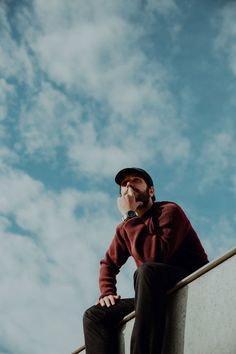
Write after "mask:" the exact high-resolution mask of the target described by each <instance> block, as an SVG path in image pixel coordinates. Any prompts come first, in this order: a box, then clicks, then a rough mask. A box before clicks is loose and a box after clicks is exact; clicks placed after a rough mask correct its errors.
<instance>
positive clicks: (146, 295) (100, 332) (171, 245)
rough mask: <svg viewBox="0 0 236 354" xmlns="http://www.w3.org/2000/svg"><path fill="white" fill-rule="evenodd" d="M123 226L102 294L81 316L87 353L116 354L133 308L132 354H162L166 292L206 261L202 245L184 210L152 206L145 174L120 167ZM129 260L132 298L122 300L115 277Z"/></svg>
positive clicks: (107, 261)
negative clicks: (121, 324) (124, 321)
mask: <svg viewBox="0 0 236 354" xmlns="http://www.w3.org/2000/svg"><path fill="white" fill-rule="evenodd" d="M115 181H116V183H117V184H118V185H119V186H120V197H119V198H118V208H119V210H120V212H121V213H122V215H123V222H122V223H121V224H119V225H118V227H117V229H116V234H115V236H114V238H113V241H112V243H111V245H110V247H109V249H108V251H107V252H106V255H105V258H104V259H103V260H102V261H101V266H100V278H99V285H100V290H101V296H100V298H99V300H98V302H97V304H96V305H95V306H92V307H91V308H90V309H88V310H87V311H86V312H85V314H84V335H85V346H86V353H87V354H118V353H119V350H118V338H117V325H118V323H119V322H120V321H121V320H122V318H123V317H124V316H125V315H127V314H128V313H130V312H131V311H133V310H134V309H135V323H134V327H133V332H132V338H131V349H130V352H131V353H132V354H161V348H162V341H163V332H164V324H165V306H166V301H167V295H166V293H167V291H168V290H169V289H170V288H172V287H173V286H174V284H175V283H176V282H178V281H179V280H181V279H182V278H184V277H185V276H187V275H189V274H190V273H191V272H193V271H195V270H196V269H198V268H200V267H201V266H203V265H205V264H206V263H207V262H208V259H207V255H206V253H205V251H204V249H203V246H202V244H201V242H200V240H199V238H198V236H197V234H196V232H195V231H194V229H193V227H192V226H191V224H190V221H189V220H188V218H187V217H186V215H185V214H184V212H183V210H182V209H181V208H180V207H179V206H178V205H177V204H176V203H172V202H155V194H154V192H155V191H154V185H153V181H152V178H151V177H150V175H149V174H148V173H147V172H146V171H144V170H143V169H140V168H135V167H132V168H125V169H123V170H121V171H120V172H119V173H118V174H117V175H116V177H115ZM129 256H132V257H133V258H134V260H135V263H136V265H137V270H136V272H135V274H134V290H135V298H134V299H121V298H120V296H119V295H117V291H116V275H117V274H118V272H119V270H120V268H121V266H122V265H123V264H124V263H125V262H126V260H127V259H128V257H129Z"/></svg>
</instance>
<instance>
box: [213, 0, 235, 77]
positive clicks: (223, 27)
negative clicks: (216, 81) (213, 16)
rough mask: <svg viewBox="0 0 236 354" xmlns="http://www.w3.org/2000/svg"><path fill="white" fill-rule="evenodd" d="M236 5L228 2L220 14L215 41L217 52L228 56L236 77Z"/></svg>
mask: <svg viewBox="0 0 236 354" xmlns="http://www.w3.org/2000/svg"><path fill="white" fill-rule="evenodd" d="M235 16H236V4H235V2H233V1H230V2H228V3H227V4H226V5H225V6H224V7H223V8H222V9H221V10H220V11H219V13H218V18H217V21H215V25H216V26H217V29H218V31H219V33H218V36H217V38H216V41H215V46H216V49H217V50H222V51H223V53H224V54H226V56H227V60H228V64H229V67H230V69H231V70H232V72H233V74H234V75H236V23H235Z"/></svg>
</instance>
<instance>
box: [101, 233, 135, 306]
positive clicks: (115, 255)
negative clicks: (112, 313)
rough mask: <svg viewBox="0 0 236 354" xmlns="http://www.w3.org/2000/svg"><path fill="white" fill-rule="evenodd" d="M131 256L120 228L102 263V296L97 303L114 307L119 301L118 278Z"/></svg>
mask: <svg viewBox="0 0 236 354" xmlns="http://www.w3.org/2000/svg"><path fill="white" fill-rule="evenodd" d="M129 256H130V254H129V251H128V249H127V247H126V244H125V242H124V240H123V237H122V235H121V233H120V229H119V227H118V228H117V231H116V234H115V237H114V239H113V241H112V243H111V245H110V247H109V249H108V251H107V252H106V254H105V257H104V259H102V260H101V262H100V277H99V286H100V291H101V296H100V298H99V301H98V302H97V303H100V305H102V306H104V305H106V306H110V305H114V304H115V302H116V301H117V300H118V299H119V296H118V295H117V290H116V276H117V274H118V273H119V271H120V268H121V266H122V265H123V264H124V263H125V262H126V260H127V259H128V257H129Z"/></svg>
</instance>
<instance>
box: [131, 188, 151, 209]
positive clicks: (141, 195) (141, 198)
mask: <svg viewBox="0 0 236 354" xmlns="http://www.w3.org/2000/svg"><path fill="white" fill-rule="evenodd" d="M134 191H135V192H136V196H135V199H136V202H142V203H143V204H142V205H140V206H139V207H138V209H139V208H140V209H143V208H146V206H147V205H148V203H149V200H150V195H149V188H147V189H146V191H145V192H140V191H138V190H137V189H134Z"/></svg>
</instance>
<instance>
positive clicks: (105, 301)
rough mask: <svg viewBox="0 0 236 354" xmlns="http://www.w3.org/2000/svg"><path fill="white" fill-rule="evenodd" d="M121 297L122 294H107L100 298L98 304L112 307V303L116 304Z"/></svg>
mask: <svg viewBox="0 0 236 354" xmlns="http://www.w3.org/2000/svg"><path fill="white" fill-rule="evenodd" d="M119 299H120V295H107V296H104V297H102V298H101V299H99V300H98V301H97V302H96V305H98V304H100V305H101V306H107V307H110V306H111V305H115V304H116V302H117V301H118V300H119Z"/></svg>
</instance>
